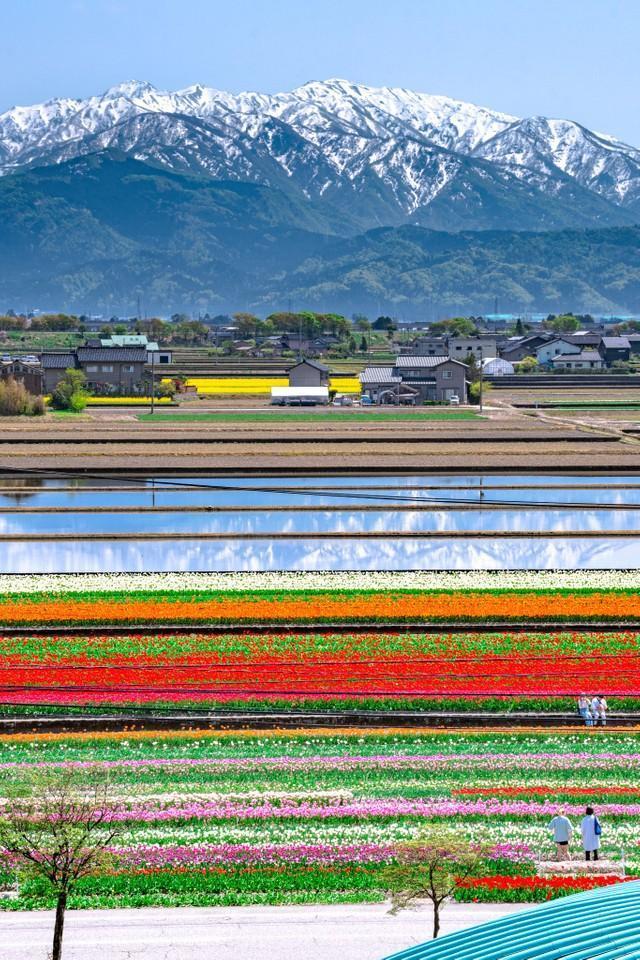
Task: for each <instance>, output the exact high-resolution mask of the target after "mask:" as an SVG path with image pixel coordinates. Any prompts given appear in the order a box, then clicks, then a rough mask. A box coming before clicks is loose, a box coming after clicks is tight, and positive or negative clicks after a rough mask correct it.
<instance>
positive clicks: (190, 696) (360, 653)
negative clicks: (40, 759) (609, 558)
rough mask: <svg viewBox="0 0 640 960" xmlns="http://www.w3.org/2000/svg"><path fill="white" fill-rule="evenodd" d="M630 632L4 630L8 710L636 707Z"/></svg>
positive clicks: (0, 692) (2, 682)
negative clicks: (593, 699)
mask: <svg viewBox="0 0 640 960" xmlns="http://www.w3.org/2000/svg"><path fill="white" fill-rule="evenodd" d="M639 647H640V634H638V633H636V632H633V631H626V632H620V633H613V632H612V633H606V632H598V633H592V632H587V633H578V632H576V633H572V632H570V631H557V632H546V633H541V632H524V633H515V632H509V631H508V630H504V631H500V632H492V633H442V634H438V633H420V632H419V631H416V632H411V633H385V632H376V633H370V632H369V633H368V632H367V631H366V629H360V630H355V629H354V630H353V632H349V633H331V632H324V633H319V632H318V633H314V632H309V631H304V630H302V629H301V630H299V631H295V632H287V633H284V632H274V631H271V630H270V631H262V630H258V629H254V630H247V631H246V632H241V633H227V634H225V633H222V634H219V633H207V632H206V631H204V630H194V631H193V632H191V633H187V634H175V633H174V634H172V633H171V632H170V631H166V632H161V631H150V632H141V631H136V632H131V633H130V634H126V635H115V636H114V635H110V634H108V633H100V631H99V630H96V631H90V632H89V633H78V634H73V633H71V634H67V633H65V634H60V635H56V634H55V633H54V634H46V635H43V634H40V635H38V634H37V633H34V634H27V635H22V634H20V635H16V634H6V635H1V636H0V699H1V701H2V703H3V704H4V705H5V707H4V709H5V710H6V709H9V708H10V706H12V707H15V706H16V705H21V706H22V707H27V706H34V705H36V706H37V705H39V706H45V705H46V706H62V705H84V706H86V707H89V708H91V707H94V708H99V707H100V706H103V705H106V704H109V705H117V706H123V705H134V706H135V705H146V706H148V705H156V706H158V707H162V706H181V707H187V708H188V707H196V706H199V707H216V706H218V707H220V706H221V707H227V708H228V707H238V708H244V709H246V708H250V709H253V710H255V709H258V710H282V709H285V710H286V709H288V708H294V707H295V708H307V709H322V710H331V709H335V710H339V709H347V708H360V709H362V708H372V709H373V708H375V709H378V710H380V709H399V708H402V709H431V710H456V711H460V710H478V709H481V710H485V711H486V710H490V711H491V710H497V711H501V712H504V711H505V710H506V709H508V710H532V709H534V710H536V711H546V710H554V711H561V712H564V713H567V714H569V713H572V712H574V711H575V706H574V698H575V696H576V695H578V694H579V693H580V692H581V691H582V689H583V688H584V689H588V690H589V691H592V692H598V691H600V692H605V693H606V695H607V696H608V697H609V699H610V700H611V701H612V703H613V704H614V705H615V707H616V708H617V709H625V708H626V709H634V708H635V709H637V708H638V706H640V650H639Z"/></svg>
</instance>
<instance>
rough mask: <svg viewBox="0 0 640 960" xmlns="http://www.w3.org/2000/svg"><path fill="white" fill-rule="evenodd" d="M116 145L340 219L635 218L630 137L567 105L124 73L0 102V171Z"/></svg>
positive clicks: (514, 221)
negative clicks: (168, 83) (226, 87)
mask: <svg viewBox="0 0 640 960" xmlns="http://www.w3.org/2000/svg"><path fill="white" fill-rule="evenodd" d="M102 150H117V151H120V152H123V153H125V154H127V155H129V156H131V157H133V158H135V159H138V160H142V161H145V162H148V163H153V164H159V165H161V166H163V167H164V168H168V169H170V170H173V171H176V172H181V173H183V172H190V173H197V174H200V175H206V176H207V177H212V178H214V179H217V180H232V181H247V182H250V183H255V184H261V185H266V186H269V187H274V188H277V189H279V190H282V191H284V192H285V193H289V194H291V195H295V198H296V199H300V198H302V199H304V198H306V199H307V200H308V201H312V202H313V203H314V204H319V205H321V206H324V207H325V208H326V209H327V210H330V211H332V212H334V213H335V217H336V223H341V224H347V223H348V224H349V229H351V230H358V229H367V228H370V227H373V226H378V225H394V224H400V223H403V222H414V223H418V224H422V225H427V226H436V227H439V228H443V229H454V230H458V229H461V228H465V227H472V228H488V227H493V228H500V227H509V228H516V229H525V228H532V229H543V228H555V227H563V226H588V225H599V224H601V225H606V224H626V223H632V222H634V221H635V220H636V218H637V216H638V215H640V151H639V150H637V149H635V148H634V147H631V146H628V145H627V144H624V143H622V142H621V141H618V140H616V139H614V138H613V137H609V136H606V135H603V134H597V133H594V132H592V131H590V130H587V129H586V128H584V127H582V126H581V125H580V124H578V123H575V122H573V121H568V120H550V119H545V118H542V117H534V118H529V119H519V118H517V117H512V116H508V115H506V114H503V113H498V112H497V111H493V110H489V109H486V108H483V107H477V106H474V105H472V104H469V103H464V102H461V101H458V100H453V99H450V98H447V97H442V96H431V95H427V94H423V93H416V92H413V91H411V90H404V89H398V88H382V89H376V88H373V87H368V86H364V85H361V84H354V83H349V82H347V81H345V80H327V81H324V82H312V83H307V84H304V85H303V86H302V87H299V88H298V89H296V90H293V91H292V92H290V93H280V94H274V95H267V94H260V93H240V94H237V95H234V94H229V93H225V92H223V91H218V90H215V89H212V88H209V87H204V86H201V85H194V86H192V87H188V88H186V89H184V90H179V91H177V92H165V91H161V90H157V89H156V88H155V87H153V86H152V85H151V84H149V83H145V82H128V83H122V84H118V85H117V86H115V87H111V88H110V89H109V90H107V91H106V92H105V93H104V94H102V95H100V96H96V97H90V98H88V99H86V100H73V99H57V100H50V101H48V102H47V103H44V104H38V105H36V106H32V107H14V108H13V109H11V110H9V111H7V112H6V113H4V114H2V115H0V173H3V174H5V175H7V174H12V173H19V172H20V171H22V170H24V169H25V168H30V167H34V166H44V165H49V164H57V163H61V162H63V161H67V160H71V159H74V158H76V157H79V156H83V155H86V154H89V153H95V152H98V151H102Z"/></svg>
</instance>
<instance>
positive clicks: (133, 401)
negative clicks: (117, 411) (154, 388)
mask: <svg viewBox="0 0 640 960" xmlns="http://www.w3.org/2000/svg"><path fill="white" fill-rule="evenodd" d="M155 403H162V404H163V405H165V406H166V405H167V404H169V405H171V404H172V403H173V400H172V399H171V397H156V398H155ZM116 405H117V406H122V407H133V406H143V405H144V406H147V407H149V406H151V400H150V398H149V397H89V398H88V399H87V406H88V407H100V406H106V407H111V406H116Z"/></svg>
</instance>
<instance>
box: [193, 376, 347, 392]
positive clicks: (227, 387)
mask: <svg viewBox="0 0 640 960" xmlns="http://www.w3.org/2000/svg"><path fill="white" fill-rule="evenodd" d="M187 386H189V387H195V388H196V390H197V391H198V393H199V394H201V395H203V396H215V395H216V394H244V395H246V396H248V395H251V394H253V395H256V396H257V395H264V394H266V395H268V394H270V393H271V387H288V386H289V380H288V378H287V377H189V379H188V380H187ZM329 389H330V390H336V391H337V392H338V393H352V394H354V393H355V394H359V393H360V381H359V379H358V378H357V377H331V378H330V380H329Z"/></svg>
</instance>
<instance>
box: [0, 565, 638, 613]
mask: <svg viewBox="0 0 640 960" xmlns="http://www.w3.org/2000/svg"><path fill="white" fill-rule="evenodd" d="M637 587H638V576H637V573H636V572H634V571H592V570H579V571H560V572H559V571H548V572H547V571H542V572H536V571H521V572H515V573H512V572H503V571H495V572H487V571H469V572H466V573H448V572H442V571H434V572H418V573H414V572H409V573H392V572H390V573H376V572H374V571H363V572H360V573H356V574H353V573H351V572H344V573H343V572H336V573H322V574H318V573H313V572H300V573H268V572H266V573H202V574H197V573H184V574H182V573H173V574H155V573H141V574H136V573H133V574H104V575H101V574H92V575H74V574H70V575H64V574H54V575H51V576H46V575H43V576H29V575H14V576H11V575H4V576H0V625H6V626H12V625H13V626H18V625H30V624H33V625H56V624H57V625H63V624H82V625H87V624H88V625H93V624H96V625H107V624H122V623H125V624H127V623H131V624H135V625H136V626H139V625H141V624H144V623H154V624H156V623H173V624H192V623H193V624H219V623H234V624H237V623H246V624H256V625H259V624H261V623H299V624H304V623H332V622H341V623H354V624H359V625H363V624H367V623H385V622H387V623H388V622H395V623H397V622H400V623H402V622H410V623H420V622H430V623H446V622H461V623H474V622H475V623H487V622H501V623H502V622H522V621H524V622H536V621H538V622H543V623H548V622H553V623H558V624H561V623H563V622H575V621H596V622H606V621H616V622H620V621H622V622H628V623H640V593H639V592H638V589H637Z"/></svg>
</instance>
